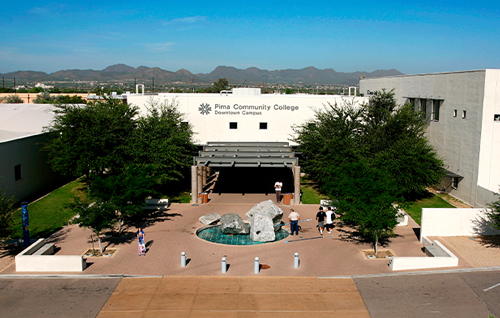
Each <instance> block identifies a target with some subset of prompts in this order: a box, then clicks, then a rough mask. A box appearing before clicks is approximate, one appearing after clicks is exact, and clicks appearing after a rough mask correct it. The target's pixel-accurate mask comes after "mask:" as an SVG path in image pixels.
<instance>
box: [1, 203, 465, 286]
mask: <svg viewBox="0 0 500 318" xmlns="http://www.w3.org/2000/svg"><path fill="white" fill-rule="evenodd" d="M212 196H213V198H212V199H211V201H210V202H209V203H208V204H203V205H199V206H192V205H190V204H173V205H172V206H171V207H170V208H169V210H168V211H165V212H162V213H159V214H158V215H155V216H154V217H153V218H151V219H150V220H149V221H147V222H146V223H145V224H144V226H143V228H144V230H145V232H146V237H145V241H146V243H147V246H148V253H147V254H146V256H138V252H137V239H136V238H135V235H134V234H133V233H134V232H135V228H132V229H127V230H128V231H130V233H131V234H132V235H131V236H129V237H125V238H104V244H103V245H104V246H105V247H106V248H108V249H116V252H115V253H114V254H113V256H112V257H109V258H102V257H101V258H88V259H87V262H88V263H89V265H90V266H89V267H88V268H87V269H86V270H85V271H84V272H83V274H126V275H155V276H178V275H182V276H235V277H240V276H254V275H255V274H254V272H253V261H254V258H255V257H259V258H260V260H261V264H264V265H268V266H269V268H268V269H265V270H262V271H261V272H260V273H259V276H274V277H278V276H303V277H331V276H344V275H363V274H378V273H390V272H391V269H390V268H389V266H388V264H389V260H388V259H381V260H368V259H366V257H365V256H364V254H363V253H362V251H363V250H371V249H373V247H372V245H371V243H370V242H364V241H362V240H359V239H357V238H355V237H353V236H352V235H351V232H352V231H353V230H352V229H351V228H349V227H345V226H342V225H340V224H339V225H337V227H336V228H335V230H334V231H333V233H332V234H328V233H326V232H325V233H324V235H323V236H320V235H319V233H318V231H317V228H316V221H315V215H316V212H317V211H318V207H319V206H318V205H306V204H304V205H296V206H294V209H295V210H296V211H298V212H299V214H300V215H301V218H302V219H303V220H304V219H313V220H312V221H309V222H303V223H301V226H302V231H301V232H300V235H299V236H298V237H297V236H293V237H292V236H290V237H288V238H287V239H286V240H283V241H280V242H274V243H268V244H262V245H254V246H231V245H221V244H215V243H210V242H207V241H204V240H202V239H200V238H199V237H197V236H196V231H197V229H199V228H201V227H202V226H203V225H202V224H201V223H200V222H199V220H198V218H199V217H200V216H202V215H205V214H208V213H214V212H216V213H219V214H221V215H222V214H224V213H232V212H236V213H238V214H239V215H240V216H241V217H242V218H243V219H244V220H246V216H245V213H246V212H247V211H248V210H250V208H252V207H253V206H254V205H255V203H257V202H261V201H264V200H269V199H271V198H272V199H274V196H273V195H269V196H266V195H264V194H260V195H259V194H245V195H241V194H223V195H221V196H219V195H217V194H212ZM280 207H281V208H282V209H283V211H284V219H285V220H287V216H288V213H289V209H290V207H289V206H285V205H280ZM285 229H286V230H288V229H289V228H288V227H285ZM414 229H418V225H417V224H415V223H414V222H413V221H410V225H409V226H404V227H398V228H396V230H395V233H396V237H394V238H391V239H390V242H388V243H387V244H385V246H379V248H380V249H383V248H384V247H385V248H390V249H391V250H392V251H393V252H394V253H395V255H396V256H425V254H424V253H423V251H422V250H421V247H422V245H421V244H420V243H419V241H418V237H417V235H416V234H415V230H414ZM91 234H92V232H91V231H90V230H89V229H84V228H79V227H78V226H76V225H72V226H68V227H65V228H64V229H62V230H61V231H59V232H57V233H55V234H54V235H53V236H52V237H51V238H50V240H51V241H52V242H54V243H55V245H56V246H57V247H59V248H60V250H59V251H58V252H57V254H58V255H83V254H84V252H85V251H86V250H87V249H89V248H92V243H91V241H90V237H91ZM285 241H286V242H285ZM287 242H288V243H287ZM95 246H96V247H97V243H96V244H95ZM181 252H186V254H187V259H188V261H189V262H188V264H187V266H186V267H184V268H183V267H181V266H180V265H181V263H180V255H181ZM295 253H299V255H300V267H299V268H294V267H293V259H294V254H295ZM222 257H226V258H227V262H228V264H229V268H228V271H227V273H226V274H222V273H221V258H222ZM459 267H470V264H469V263H467V262H466V261H463V260H462V259H461V260H460V263H459ZM2 273H3V274H16V271H15V266H14V265H12V266H10V267H8V268H7V269H5V270H4V271H3V272H2Z"/></svg>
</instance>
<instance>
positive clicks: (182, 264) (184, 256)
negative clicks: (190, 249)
mask: <svg viewBox="0 0 500 318" xmlns="http://www.w3.org/2000/svg"><path fill="white" fill-rule="evenodd" d="M181 267H186V253H185V252H182V253H181Z"/></svg>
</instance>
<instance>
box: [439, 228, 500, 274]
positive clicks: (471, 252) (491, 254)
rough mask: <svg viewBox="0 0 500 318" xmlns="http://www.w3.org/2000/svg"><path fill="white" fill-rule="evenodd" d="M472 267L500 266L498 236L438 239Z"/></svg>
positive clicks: (499, 242) (499, 241)
mask: <svg viewBox="0 0 500 318" xmlns="http://www.w3.org/2000/svg"><path fill="white" fill-rule="evenodd" d="M439 240H440V241H443V242H445V243H446V244H449V245H450V246H452V247H453V249H454V250H455V251H458V253H459V254H460V256H461V257H463V258H464V259H465V260H466V261H467V262H468V263H469V264H471V265H472V266H474V267H488V266H500V236H498V235H496V236H474V237H472V236H448V237H440V238H439Z"/></svg>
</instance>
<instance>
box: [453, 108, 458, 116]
mask: <svg viewBox="0 0 500 318" xmlns="http://www.w3.org/2000/svg"><path fill="white" fill-rule="evenodd" d="M457 116H458V110H456V109H454V110H453V117H457Z"/></svg>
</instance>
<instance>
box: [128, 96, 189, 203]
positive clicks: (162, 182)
mask: <svg viewBox="0 0 500 318" xmlns="http://www.w3.org/2000/svg"><path fill="white" fill-rule="evenodd" d="M147 110H148V112H147V113H146V114H144V116H142V117H139V118H138V119H137V129H135V131H134V134H133V136H132V137H133V138H132V140H131V142H130V144H129V145H130V148H129V149H130V154H131V156H132V158H133V159H132V160H133V163H135V164H137V165H143V166H149V167H150V168H151V169H153V172H152V173H153V174H154V175H155V176H156V177H157V181H158V186H159V188H158V191H161V192H162V193H165V194H171V195H174V194H177V192H178V191H179V190H180V189H182V187H180V183H181V182H182V181H183V180H184V179H185V178H186V176H188V175H189V174H190V173H191V172H190V171H191V170H190V166H191V161H192V158H193V156H194V155H195V153H196V150H197V149H196V146H195V145H194V144H193V143H192V136H193V131H192V129H191V126H190V125H189V124H188V123H187V122H183V114H182V113H180V112H179V111H178V109H177V102H176V101H172V102H169V101H168V100H165V101H161V102H160V101H155V100H150V101H149V102H148V106H147Z"/></svg>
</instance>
